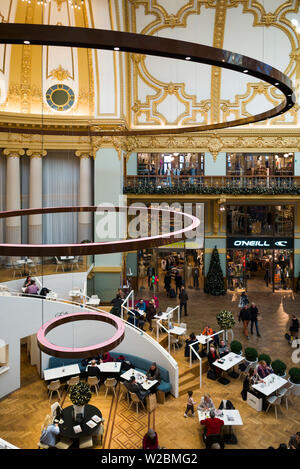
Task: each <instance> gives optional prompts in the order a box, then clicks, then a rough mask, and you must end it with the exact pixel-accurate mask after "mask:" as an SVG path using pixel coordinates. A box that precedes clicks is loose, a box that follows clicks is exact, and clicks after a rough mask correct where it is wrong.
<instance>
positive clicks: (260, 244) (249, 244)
mask: <svg viewBox="0 0 300 469" xmlns="http://www.w3.org/2000/svg"><path fill="white" fill-rule="evenodd" d="M227 248H228V249H294V238H227Z"/></svg>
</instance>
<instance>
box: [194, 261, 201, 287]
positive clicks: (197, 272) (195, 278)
mask: <svg viewBox="0 0 300 469" xmlns="http://www.w3.org/2000/svg"><path fill="white" fill-rule="evenodd" d="M199 274H200V271H199V268H198V267H197V266H196V267H194V268H193V284H194V288H199Z"/></svg>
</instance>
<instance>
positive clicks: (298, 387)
mask: <svg viewBox="0 0 300 469" xmlns="http://www.w3.org/2000/svg"><path fill="white" fill-rule="evenodd" d="M288 381H289V383H290V384H292V385H293V389H292V394H293V395H294V396H300V384H295V383H293V382H292V381H291V378H289V379H288Z"/></svg>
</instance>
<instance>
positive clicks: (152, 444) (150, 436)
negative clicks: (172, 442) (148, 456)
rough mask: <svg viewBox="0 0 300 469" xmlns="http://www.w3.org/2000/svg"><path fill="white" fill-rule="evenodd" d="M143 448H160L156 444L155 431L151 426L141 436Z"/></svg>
mask: <svg viewBox="0 0 300 469" xmlns="http://www.w3.org/2000/svg"><path fill="white" fill-rule="evenodd" d="M143 449H160V447H159V446H158V438H157V433H156V432H155V431H154V430H153V428H149V430H148V432H147V433H146V435H145V436H144V438H143Z"/></svg>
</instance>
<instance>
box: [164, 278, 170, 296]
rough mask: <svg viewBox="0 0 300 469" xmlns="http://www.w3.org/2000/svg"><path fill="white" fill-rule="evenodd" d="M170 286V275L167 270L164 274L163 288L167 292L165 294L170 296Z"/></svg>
mask: <svg viewBox="0 0 300 469" xmlns="http://www.w3.org/2000/svg"><path fill="white" fill-rule="evenodd" d="M170 288H171V275H170V272H167V273H166V275H165V289H166V292H167V296H170Z"/></svg>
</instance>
